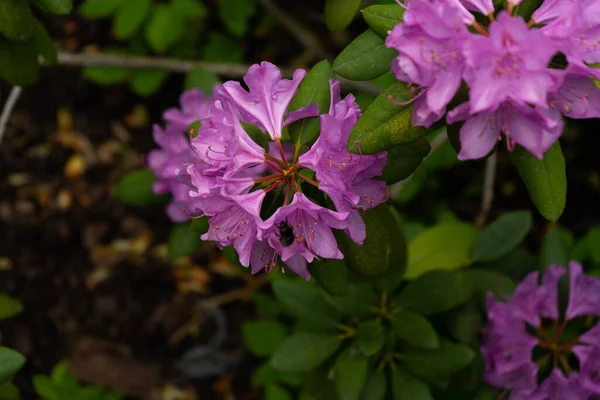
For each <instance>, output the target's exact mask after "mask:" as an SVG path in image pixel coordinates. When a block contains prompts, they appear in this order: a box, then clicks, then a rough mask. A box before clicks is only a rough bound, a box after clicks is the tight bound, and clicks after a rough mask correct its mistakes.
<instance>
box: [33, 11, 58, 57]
mask: <svg viewBox="0 0 600 400" xmlns="http://www.w3.org/2000/svg"><path fill="white" fill-rule="evenodd" d="M33 43H35V46H36V47H37V51H38V53H39V54H41V55H42V57H44V59H45V60H46V61H47V62H48V63H49V64H56V62H57V55H56V47H55V46H54V41H53V40H52V38H51V37H50V35H49V34H48V31H46V28H44V25H42V24H41V22H40V21H38V20H37V19H36V20H35V23H34V34H33Z"/></svg>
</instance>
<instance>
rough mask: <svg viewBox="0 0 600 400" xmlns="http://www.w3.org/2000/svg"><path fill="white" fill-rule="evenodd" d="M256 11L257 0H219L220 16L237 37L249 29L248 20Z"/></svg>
mask: <svg viewBox="0 0 600 400" xmlns="http://www.w3.org/2000/svg"><path fill="white" fill-rule="evenodd" d="M255 12H256V1H255V0H219V16H220V17H221V21H222V22H223V24H224V25H225V27H226V28H227V30H228V31H229V32H230V33H231V34H233V35H234V36H236V37H239V38H241V37H243V36H244V35H245V34H246V32H247V31H248V21H249V19H250V18H251V17H252V16H253V15H254V13H255Z"/></svg>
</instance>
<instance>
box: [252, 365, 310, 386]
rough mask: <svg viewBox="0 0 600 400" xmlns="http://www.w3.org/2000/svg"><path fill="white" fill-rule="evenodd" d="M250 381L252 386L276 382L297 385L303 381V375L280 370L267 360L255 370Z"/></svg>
mask: <svg viewBox="0 0 600 400" xmlns="http://www.w3.org/2000/svg"><path fill="white" fill-rule="evenodd" d="M250 381H251V384H252V387H261V386H265V385H267V384H269V383H276V382H278V383H285V384H287V385H291V386H297V385H299V384H300V383H302V375H300V374H293V373H290V372H281V371H278V370H276V369H275V368H273V366H272V365H271V363H270V362H265V363H264V364H262V365H261V366H260V367H258V369H256V370H255V371H254V373H253V374H252V378H251V380H250Z"/></svg>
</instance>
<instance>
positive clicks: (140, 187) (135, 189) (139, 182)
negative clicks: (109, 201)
mask: <svg viewBox="0 0 600 400" xmlns="http://www.w3.org/2000/svg"><path fill="white" fill-rule="evenodd" d="M155 181H156V176H155V175H154V173H153V172H152V170H150V169H147V168H142V169H137V170H134V171H132V172H130V173H128V174H127V175H125V176H124V177H123V178H122V179H121V180H120V181H119V183H118V184H117V189H116V194H117V197H118V198H119V200H121V201H122V202H123V203H125V204H128V205H132V206H146V205H151V204H162V203H165V202H166V201H168V200H169V196H159V195H157V194H155V193H154V191H153V190H152V185H153V183H154V182H155Z"/></svg>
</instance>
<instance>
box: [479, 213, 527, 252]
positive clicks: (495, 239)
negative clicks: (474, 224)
mask: <svg viewBox="0 0 600 400" xmlns="http://www.w3.org/2000/svg"><path fill="white" fill-rule="evenodd" d="M532 224H533V219H532V217H531V213H530V212H529V211H513V212H510V213H506V214H504V215H501V216H500V217H499V218H498V219H496V220H495V221H494V222H492V223H491V224H490V225H488V226H487V227H486V228H485V229H484V230H483V231H481V234H480V235H479V240H478V241H477V244H476V245H475V248H474V249H473V260H475V261H484V262H485V261H492V260H497V259H498V258H500V257H502V256H503V255H505V254H506V253H508V252H509V251H511V250H512V249H514V248H515V247H517V246H518V245H519V244H520V243H521V242H522V241H523V239H525V236H527V234H528V233H529V231H530V230H531V226H532Z"/></svg>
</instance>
